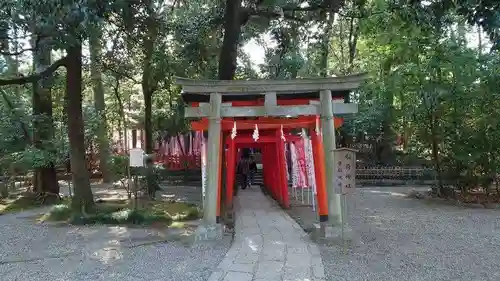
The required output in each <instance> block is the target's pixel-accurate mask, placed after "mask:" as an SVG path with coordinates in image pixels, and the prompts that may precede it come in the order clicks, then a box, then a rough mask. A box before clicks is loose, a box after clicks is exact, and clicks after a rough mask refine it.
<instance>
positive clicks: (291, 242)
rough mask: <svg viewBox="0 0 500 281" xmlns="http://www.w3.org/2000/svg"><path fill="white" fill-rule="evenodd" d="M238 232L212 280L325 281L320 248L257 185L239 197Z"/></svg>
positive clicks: (242, 191) (243, 191)
mask: <svg viewBox="0 0 500 281" xmlns="http://www.w3.org/2000/svg"><path fill="white" fill-rule="evenodd" d="M236 208H237V209H236V210H237V211H236V212H237V214H236V217H237V220H236V226H235V227H236V235H235V241H234V243H233V245H232V247H231V249H230V250H229V251H228V252H227V254H226V256H225V258H224V260H223V261H222V262H221V263H220V264H219V266H218V268H217V270H216V271H215V272H214V273H212V275H211V277H210V279H209V281H252V280H253V281H275V280H283V281H320V280H325V279H324V278H325V276H324V269H323V263H322V261H321V256H320V252H319V250H318V247H317V246H316V244H314V243H313V242H311V241H309V237H308V235H307V234H306V233H305V232H304V231H303V230H302V228H301V227H300V226H299V225H298V224H297V223H296V222H295V221H294V220H293V219H292V218H290V217H289V216H288V215H287V214H286V213H285V212H284V211H283V210H281V208H280V207H278V206H277V205H276V204H275V203H274V202H273V201H271V199H269V198H267V197H266V196H265V195H263V194H262V192H261V191H260V190H259V189H258V188H256V187H254V188H251V189H249V190H241V191H240V192H239V193H238V197H237V198H236Z"/></svg>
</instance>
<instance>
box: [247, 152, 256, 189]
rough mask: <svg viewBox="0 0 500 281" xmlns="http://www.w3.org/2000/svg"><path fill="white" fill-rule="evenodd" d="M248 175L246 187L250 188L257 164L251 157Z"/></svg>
mask: <svg viewBox="0 0 500 281" xmlns="http://www.w3.org/2000/svg"><path fill="white" fill-rule="evenodd" d="M249 170H250V175H249V179H248V185H249V186H252V184H253V179H254V177H255V173H257V163H256V162H255V159H254V158H253V157H251V158H250V169H249Z"/></svg>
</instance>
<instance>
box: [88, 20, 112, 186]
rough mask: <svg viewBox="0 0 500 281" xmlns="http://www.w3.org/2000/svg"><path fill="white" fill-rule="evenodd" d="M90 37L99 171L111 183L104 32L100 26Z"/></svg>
mask: <svg viewBox="0 0 500 281" xmlns="http://www.w3.org/2000/svg"><path fill="white" fill-rule="evenodd" d="M92 31H93V32H91V36H90V76H91V79H92V85H93V90H94V106H95V110H96V112H97V114H98V116H99V124H98V125H99V128H98V133H97V142H98V147H99V169H100V171H101V174H102V180H103V182H110V181H111V178H110V174H109V169H108V159H109V141H108V128H107V124H106V104H105V102H104V86H103V84H102V74H101V71H102V68H101V66H100V59H101V58H100V56H101V49H102V47H101V37H102V30H101V28H100V27H99V26H97V27H95V28H93V30H92Z"/></svg>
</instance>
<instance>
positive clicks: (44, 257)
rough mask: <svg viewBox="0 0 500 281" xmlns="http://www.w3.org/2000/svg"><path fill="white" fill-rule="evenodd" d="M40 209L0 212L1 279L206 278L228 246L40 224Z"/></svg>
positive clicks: (160, 234) (127, 280)
mask: <svg viewBox="0 0 500 281" xmlns="http://www.w3.org/2000/svg"><path fill="white" fill-rule="evenodd" d="M41 211H42V210H38V211H31V212H24V213H19V214H10V215H3V216H0V241H1V243H0V273H1V275H0V280H9V281H25V280H33V281H38V280H40V281H46V280H47V281H48V280H50V281H60V280H61V281H62V280H71V281H80V280H88V281H98V280H107V281H111V280H116V281H132V280H143V281H150V280H151V281H153V280H154V281H156V280H186V281H190V280H193V281H195V280H207V279H208V277H209V276H210V274H211V273H212V270H213V268H215V267H216V266H217V264H218V263H219V262H220V260H221V259H222V258H223V256H224V255H225V253H226V252H227V250H228V249H229V246H230V238H225V239H224V240H223V241H222V242H213V243H211V244H209V243H205V244H197V245H191V244H188V243H185V242H181V241H171V242H167V241H168V240H169V238H168V237H169V236H168V235H167V236H166V234H165V232H159V231H156V230H152V229H149V230H147V229H140V228H127V227H107V226H91V227H67V226H65V227H61V226H59V227H56V226H48V225H41V224H37V223H36V222H35V219H34V217H35V215H36V214H39V213H41Z"/></svg>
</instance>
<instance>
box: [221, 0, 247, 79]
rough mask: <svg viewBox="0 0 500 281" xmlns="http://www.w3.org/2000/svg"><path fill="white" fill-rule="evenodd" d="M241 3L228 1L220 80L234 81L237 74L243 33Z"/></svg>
mask: <svg viewBox="0 0 500 281" xmlns="http://www.w3.org/2000/svg"><path fill="white" fill-rule="evenodd" d="M241 1H242V0H226V10H225V13H224V39H223V41H222V48H221V50H220V56H219V79H220V80H233V78H234V75H235V73H236V66H237V58H238V43H239V40H240V33H241V22H240V16H241Z"/></svg>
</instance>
